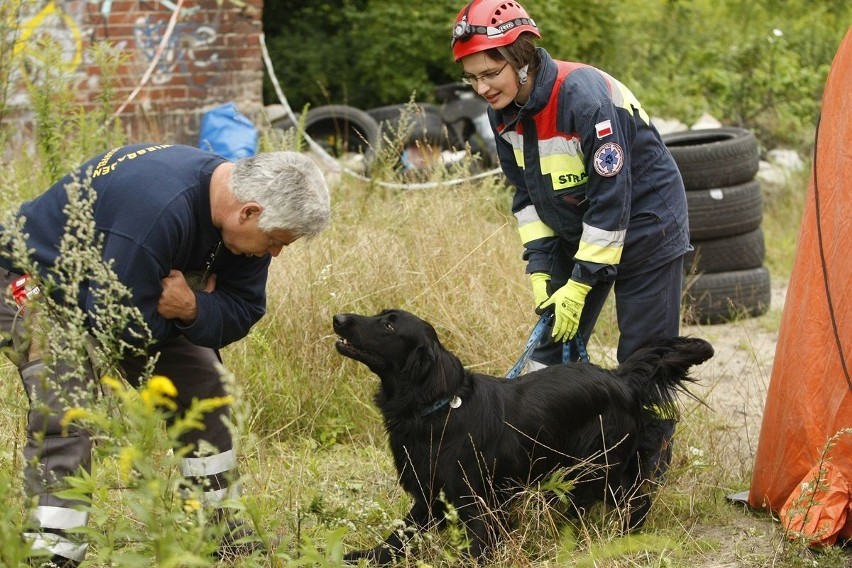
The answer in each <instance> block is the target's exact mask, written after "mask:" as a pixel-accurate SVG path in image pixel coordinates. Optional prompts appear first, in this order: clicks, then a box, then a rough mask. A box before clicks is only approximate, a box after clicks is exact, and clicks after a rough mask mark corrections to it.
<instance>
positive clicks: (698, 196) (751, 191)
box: [686, 179, 763, 241]
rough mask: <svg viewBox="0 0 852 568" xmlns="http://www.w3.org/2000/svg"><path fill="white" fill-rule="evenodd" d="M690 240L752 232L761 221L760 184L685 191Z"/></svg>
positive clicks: (755, 181)
mask: <svg viewBox="0 0 852 568" xmlns="http://www.w3.org/2000/svg"><path fill="white" fill-rule="evenodd" d="M686 207H687V211H688V212H689V237H690V241H702V240H708V239H720V238H723V237H731V236H734V235H742V234H743V233H748V232H749V231H753V230H755V229H757V228H758V227H759V226H760V223H761V222H762V221H763V196H762V195H761V193H760V183H758V181H757V180H755V179H753V180H751V181H748V182H746V183H742V184H739V185H734V186H729V187H720V188H716V189H703V190H698V191H688V192H687V193H686Z"/></svg>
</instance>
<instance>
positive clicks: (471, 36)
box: [452, 0, 541, 61]
mask: <svg viewBox="0 0 852 568" xmlns="http://www.w3.org/2000/svg"><path fill="white" fill-rule="evenodd" d="M521 32H531V33H532V34H534V35H535V36H536V37H541V34H540V33H539V31H538V27H537V26H536V25H535V22H534V21H533V19H532V18H530V15H529V14H527V11H526V10H524V7H523V6H521V5H520V4H518V3H517V2H514V1H513V0H473V1H472V2H469V3H468V5H467V6H465V7H464V8H462V10H461V12H459V15H458V16H456V23H455V25H454V26H453V43H452V46H453V58H454V59H455V60H456V61H458V60H459V59H461V58H462V57H464V56H466V55H470V54H471V53H478V52H480V51H485V50H486V49H491V48H492V47H503V46H504V45H509V44H510V43H512V42H513V41H515V40H516V39H518V36H519V35H521Z"/></svg>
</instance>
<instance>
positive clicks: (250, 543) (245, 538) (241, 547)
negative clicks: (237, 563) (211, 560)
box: [216, 519, 274, 560]
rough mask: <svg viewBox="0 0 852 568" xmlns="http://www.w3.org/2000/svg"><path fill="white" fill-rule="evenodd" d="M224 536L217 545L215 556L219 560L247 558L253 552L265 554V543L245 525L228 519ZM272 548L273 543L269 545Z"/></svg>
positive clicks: (266, 548)
mask: <svg viewBox="0 0 852 568" xmlns="http://www.w3.org/2000/svg"><path fill="white" fill-rule="evenodd" d="M224 524H225V534H224V535H223V536H222V540H221V542H220V543H219V549H218V550H217V551H216V556H217V557H218V558H219V560H228V559H235V558H236V557H238V556H249V555H251V554H254V553H255V552H262V553H263V552H267V550H268V547H267V543H266V542H264V540H263V539H261V538H260V536H258V534H257V533H256V532H255V531H254V530H253V529H252V528H251V527H250V526H249V525H247V524H246V523H244V522H243V521H240V520H236V519H230V520H228V521H226V522H225V523H224ZM269 544H270V545H271V546H274V543H269Z"/></svg>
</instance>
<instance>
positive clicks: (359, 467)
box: [0, 178, 848, 568]
mask: <svg viewBox="0 0 852 568" xmlns="http://www.w3.org/2000/svg"><path fill="white" fill-rule="evenodd" d="M510 199H511V194H510V192H509V191H508V190H507V189H506V188H505V187H502V186H501V183H500V179H499V178H493V179H490V180H487V181H486V182H484V183H480V184H476V185H471V184H467V185H461V186H455V187H453V188H441V189H432V190H428V191H389V190H386V189H382V188H378V187H375V186H369V185H365V184H362V183H360V182H353V181H351V180H346V179H344V180H342V181H340V182H339V183H337V184H336V185H335V187H334V189H333V203H334V221H333V225H332V227H331V228H330V229H329V230H328V231H327V232H326V233H324V234H322V235H321V236H319V237H317V238H316V239H314V240H313V241H311V242H298V243H296V244H295V245H293V246H291V247H289V248H288V249H287V250H286V251H285V252H284V254H283V255H282V256H281V257H279V258H277V259H276V260H275V261H274V262H273V266H272V272H271V278H270V283H269V311H268V316H267V317H266V318H264V320H262V322H261V323H260V324H259V325H258V326H256V328H255V329H254V330H253V331H252V333H251V334H250V336H249V337H248V338H246V339H245V340H243V341H241V342H239V343H237V344H235V345H233V346H231V347H229V348H227V349H226V350H225V351H224V353H223V356H224V360H225V363H226V365H227V366H228V368H229V370H230V371H232V372H233V373H234V374H235V375H236V377H237V381H238V383H239V385H240V389H241V391H242V393H241V395H242V399H243V400H244V401H245V404H244V405H243V406H242V407H241V414H242V415H243V417H244V422H243V424H242V429H243V432H244V437H243V443H242V447H241V459H242V461H243V465H242V470H243V472H244V474H245V476H246V480H245V489H246V491H245V492H246V494H247V495H248V498H247V504H248V505H247V507H248V508H249V510H251V511H252V513H253V514H254V515H256V517H257V519H258V525H259V528H261V529H262V530H263V531H265V532H266V533H268V534H273V533H274V534H275V535H277V536H278V537H279V538H281V544H280V546H279V548H278V549H277V552H276V554H275V555H274V556H273V557H270V558H265V559H254V560H248V561H242V562H238V563H237V564H236V565H240V566H243V565H244V566H289V565H316V566H334V565H338V564H339V558H340V553H341V551H342V550H343V549H350V548H355V547H364V546H372V545H374V544H375V543H376V542H378V541H379V540H381V539H382V538H383V537H384V536H385V534H386V531H387V530H389V528H391V527H392V526H393V525H394V522H395V520H397V519H400V518H401V517H402V516H403V515H404V514H405V512H406V511H407V509H408V506H409V501H408V498H407V496H406V495H404V494H403V493H402V492H401V490H400V489H399V487H398V485H397V483H396V479H395V472H394V468H393V464H392V462H391V458H390V455H389V452H388V451H387V450H386V441H385V434H384V432H383V430H382V425H381V421H380V417H379V415H378V412H377V411H376V410H375V408H374V407H373V403H372V396H373V393H374V391H375V389H376V386H377V383H376V378H375V377H374V376H373V375H371V374H370V373H369V371H368V370H366V368H365V367H363V366H361V365H357V364H355V363H353V362H351V361H349V360H346V359H344V358H342V357H340V356H339V355H338V354H337V353H336V351H335V350H334V347H333V343H334V336H333V333H332V330H331V319H332V316H333V315H334V314H336V313H341V312H358V313H375V312H377V311H379V310H381V309H383V308H389V307H396V308H404V309H407V310H409V311H412V312H414V313H416V314H418V315H419V316H421V317H423V318H425V319H427V320H429V321H430V322H432V323H433V324H434V325H435V327H436V329H437V331H438V334H439V336H440V337H441V340H442V341H443V342H444V344H445V345H446V346H447V347H448V348H449V349H451V350H452V351H454V352H455V353H456V354H457V355H458V356H459V357H460V358H461V360H462V361H463V362H464V363H465V364H466V365H468V366H469V367H471V368H474V369H476V370H477V371H481V372H485V373H490V374H495V375H501V374H504V373H505V372H506V371H507V370H508V369H509V368H510V367H511V366H512V364H513V363H514V362H515V359H516V358H517V356H518V355H519V353H520V351H521V349H522V347H523V344H524V342H525V340H526V336H527V334H528V332H529V330H530V328H531V326H532V324H533V323H534V321H535V315H534V312H533V305H532V294H531V291H530V288H529V285H528V280H527V277H526V275H525V274H524V266H523V262H522V260H521V252H522V250H521V245H520V244H519V241H518V238H517V234H516V229H515V225H514V220H513V218H512V216H511V214H510V211H509V205H510ZM781 225H782V226H783V224H781ZM788 226H789V223H788ZM767 241H768V242H769V241H771V238H768V239H767ZM777 321H778V318H777V308H775V309H773V310H772V311H770V313H769V314H767V315H765V316H762V317H761V318H758V319H756V320H752V321H751V322H735V323H733V324H727V325H725V326H713V327H707V328H700V327H698V328H690V329H688V330H685V331H688V332H689V333H692V334H693V335H700V336H704V337H707V338H708V339H709V340H710V341H711V343H717V344H719V345H720V346H721V345H722V344H724V345H725V349H724V350H720V354H719V355H718V356H717V357H716V358H714V361H718V362H719V364H718V365H717V366H713V365H705V366H703V367H702V368H701V369H700V371H699V376H700V378H701V380H702V384H703V385H704V386H703V387H702V389H704V390H702V391H701V395H702V396H704V397H705V398H706V399H707V400H708V401H709V402H710V403H711V407H713V406H716V408H714V410H713V411H710V410H707V409H706V408H705V407H702V406H700V405H697V404H695V403H690V402H687V403H686V406H685V411H684V419H683V421H682V423H681V424H680V426H679V429H678V435H677V439H676V444H675V456H674V461H673V465H672V470H671V472H670V475H669V479H668V482H667V484H666V486H665V487H663V488H662V489H661V491H660V493H659V499H658V500H657V502H656V505H655V507H654V509H653V510H652V513H651V516H650V518H649V520H648V523H647V525H646V529H645V531H643V533H642V534H641V535H638V536H636V537H631V538H622V537H619V536H618V533H617V530H616V528H615V527H616V526H617V522H616V521H617V519H618V516H619V514H620V513H619V511H618V510H615V511H606V510H604V509H603V508H600V507H599V508H597V509H595V510H593V511H591V512H590V514H588V515H587V516H586V517H584V518H583V519H582V520H581V521H579V522H575V523H573V524H571V523H568V524H566V523H564V522H562V520H561V518H560V514H559V513H558V508H554V507H552V506H551V503H548V502H547V499H548V497H547V495H548V494H547V493H546V492H544V491H542V490H540V489H537V488H529V489H528V490H527V492H526V493H525V496H524V498H523V499H521V501H520V502H519V504H518V507H517V509H516V511H515V513H514V518H515V519H516V523H515V525H513V526H512V527H511V528H507V534H506V537H507V538H506V541H505V546H504V547H503V548H502V549H501V550H500V551H499V552H498V554H497V556H496V557H495V559H494V562H493V565H494V566H497V567H527V566H529V567H533V566H535V567H550V566H596V567H604V566H605V567H610V566H611V567H633V566H666V567H671V566H691V567H711V566H712V567H722V566H743V567H755V568H756V567H759V566H760V567H762V566H806V565H809V566H810V565H820V566H838V567H839V566H843V565H844V563H845V562H847V560H848V558H846V557H844V556H843V555H842V552H841V553H837V552H833V551H832V552H829V553H828V554H824V555H822V556H818V557H812V556H811V553H809V552H807V551H806V550H805V549H801V548H796V547H794V546H792V545H790V544H786V543H785V541H784V538H783V535H782V534H781V531H780V529H779V527H778V525H777V524H776V523H774V522H773V521H772V519H771V518H769V517H768V516H766V515H762V514H756V513H752V512H749V511H745V510H743V509H741V508H738V507H735V506H732V505H730V504H729V503H727V502H726V500H725V495H727V494H728V493H730V492H732V491H734V490H739V489H743V488H745V487H747V486H748V482H749V477H750V467H751V464H750V461H749V458H750V457H751V455H753V450H754V444H755V443H756V437H757V434H758V431H757V428H758V427H759V424H755V420H754V418H755V416H758V415H759V413H760V412H761V411H762V401H760V400H753V399H752V403H753V404H752V405H751V406H746V407H742V408H741V407H737V405H736V404H734V405H732V406H731V405H728V406H726V405H724V404H722V405H719V404H717V402H718V401H717V400H715V399H714V396H716V393H719V392H723V391H724V392H728V393H730V388H731V387H730V385H731V383H732V382H733V383H735V384H744V385H745V384H752V383H755V382H756V384H757V387H758V388H757V390H756V391H755V392H757V393H758V394H754V393H753V392H752V391H748V392H747V393H745V396H748V397H758V398H759V396H760V395H759V392H760V388H759V387H760V385H761V384H764V385H765V382H766V380H767V375H766V373H767V371H766V370H767V368H768V366H769V365H771V352H769V350H767V349H765V348H762V347H761V346H762V345H763V344H762V341H763V339H765V338H766V337H770V338H771V336H772V334H773V333H775V329H774V328H775V326H777ZM615 337H616V332H615V329H614V323H613V316H612V314H611V308H610V307H608V308H607V311H606V312H605V314H604V315H603V316H602V317H601V320H600V324H599V326H598V330H597V333H596V335H595V338H594V339H593V341H591V342H590V345H589V351H590V354H591V356H592V359H593V360H594V361H596V362H599V363H601V364H604V365H610V364H612V355H611V353H612V349H613V345H614V342H615ZM0 396H2V397H3V400H4V404H3V405H0V428H3V429H4V430H5V431H6V432H8V433H9V435H7V436H5V437H3V439H2V441H0V477H2V476H3V475H5V476H7V477H9V476H11V477H12V478H14V476H15V475H16V473H15V472H16V471H17V469H16V468H17V467H18V466H19V461H18V460H19V458H18V457H17V456H18V454H19V450H20V443H21V440H22V436H23V432H22V429H23V421H24V416H25V410H24V409H25V404H24V401H23V399H22V396H21V392H20V387H19V386H18V381H17V379H16V377H15V375H14V370H13V369H11V368H10V367H8V366H5V367H3V368H2V378H0ZM749 415H750V416H751V417H752V418H751V421H750V422H749V421H747V420H745V417H747V416H749ZM102 475H105V476H106V475H108V474H107V472H102ZM110 495H111V496H112V498H114V499H115V500H116V503H115V504H114V506H113V509H112V512H110V513H109V514H111V515H125V514H127V508H126V506H124V505H122V503H121V499H122V498H123V497H124V496H123V495H122V494H121V493H120V492H111V493H110ZM107 526H108V524H107V525H105V530H108V529H106V527H107ZM453 538H454V537H453V536H452V535H447V534H429V535H427V536H426V537H425V539H424V540H423V542H422V544H421V553H420V557H419V561H418V560H414V559H411V560H408V561H406V562H404V563H403V566H412V567H414V566H425V565H426V564H420V563H418V562H425V563H428V565H432V566H450V565H458V564H459V562H458V561H453V560H449V559H448V558H452V557H453V554H450V553H452V552H456V549H455V546H456V541H455V540H454V539H453ZM448 551H449V552H448ZM297 559H300V560H297ZM814 562H817V563H818V564H813V563H814ZM91 565H92V566H105V565H106V564H104V563H98V562H94V561H93V562H92V564H91Z"/></svg>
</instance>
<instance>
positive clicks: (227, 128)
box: [198, 103, 257, 160]
mask: <svg viewBox="0 0 852 568" xmlns="http://www.w3.org/2000/svg"><path fill="white" fill-rule="evenodd" d="M198 147H199V148H201V149H202V150H208V151H210V152H215V153H216V154H219V155H220V156H223V157H225V158H228V159H229V160H237V159H239V158H246V157H249V156H254V155H255V154H256V153H257V128H255V126H254V124H252V122H251V121H250V120H249V119H248V118H246V117H245V116H244V115H243V114H242V113H240V111H238V110H237V107H236V105H234V103H225V104H223V105H220V106H217V107H216V108H213V109H210V110H209V111H207V112H206V113H204V116H203V117H202V118H201V134H200V135H199V137H198Z"/></svg>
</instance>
